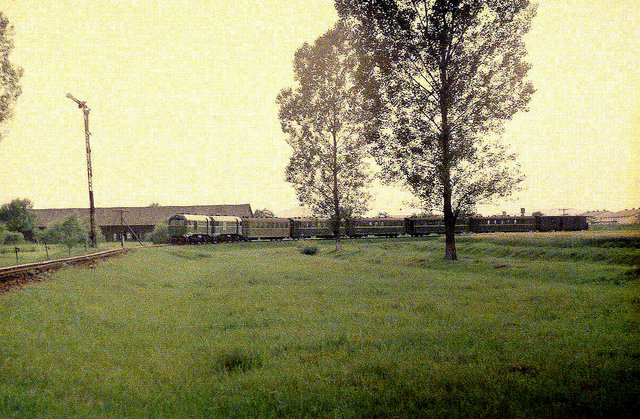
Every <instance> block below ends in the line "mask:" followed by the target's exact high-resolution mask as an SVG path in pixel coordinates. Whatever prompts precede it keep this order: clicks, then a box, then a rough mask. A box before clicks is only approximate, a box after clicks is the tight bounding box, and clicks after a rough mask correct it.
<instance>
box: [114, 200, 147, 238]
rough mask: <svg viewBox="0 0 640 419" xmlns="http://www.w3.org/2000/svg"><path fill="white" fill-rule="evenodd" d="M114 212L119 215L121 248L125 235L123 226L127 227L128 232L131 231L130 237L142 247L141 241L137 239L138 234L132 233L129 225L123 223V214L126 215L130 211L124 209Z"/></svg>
mask: <svg viewBox="0 0 640 419" xmlns="http://www.w3.org/2000/svg"><path fill="white" fill-rule="evenodd" d="M114 211H117V212H119V213H120V245H121V246H122V247H124V233H125V228H124V226H125V224H126V226H127V229H129V231H131V235H132V236H133V237H134V238H135V239H136V240H137V241H138V243H140V245H142V241H140V237H138V234H137V233H136V232H135V231H133V229H132V228H131V226H130V225H129V223H125V222H124V213H125V212H126V213H127V214H128V213H129V212H131V211H127V210H125V209H122V208H118V209H116V210H114Z"/></svg>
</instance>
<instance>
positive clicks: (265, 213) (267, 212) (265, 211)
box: [253, 208, 275, 218]
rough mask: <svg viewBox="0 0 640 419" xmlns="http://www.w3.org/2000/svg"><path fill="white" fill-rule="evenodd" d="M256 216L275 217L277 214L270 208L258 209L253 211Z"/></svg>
mask: <svg viewBox="0 0 640 419" xmlns="http://www.w3.org/2000/svg"><path fill="white" fill-rule="evenodd" d="M253 216H254V217H263V218H274V217H275V214H274V213H273V211H271V210H269V209H266V208H265V209H257V210H255V211H254V212H253Z"/></svg>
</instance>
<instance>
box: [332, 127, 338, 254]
mask: <svg viewBox="0 0 640 419" xmlns="http://www.w3.org/2000/svg"><path fill="white" fill-rule="evenodd" d="M332 134H333V161H332V165H333V167H332V170H333V205H334V213H333V218H334V220H333V236H334V238H335V240H336V251H339V250H340V201H339V197H338V135H337V133H336V132H335V131H334V132H332Z"/></svg>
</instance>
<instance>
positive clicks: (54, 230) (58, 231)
mask: <svg viewBox="0 0 640 419" xmlns="http://www.w3.org/2000/svg"><path fill="white" fill-rule="evenodd" d="M88 237H89V232H88V227H87V226H86V224H85V223H83V222H82V221H81V220H80V219H79V218H78V216H77V215H76V214H71V215H70V216H69V217H67V219H65V220H64V221H62V222H58V223H55V224H53V225H52V226H50V227H49V228H47V230H45V232H44V234H42V240H43V241H44V242H45V243H59V244H64V245H65V246H67V248H68V249H69V252H71V249H72V248H73V247H74V246H75V245H77V244H81V243H86V242H87V240H88Z"/></svg>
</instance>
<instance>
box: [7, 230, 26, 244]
mask: <svg viewBox="0 0 640 419" xmlns="http://www.w3.org/2000/svg"><path fill="white" fill-rule="evenodd" d="M2 243H3V244H22V243H24V235H23V234H22V233H18V232H17V231H10V232H8V233H4V238H3V240H2Z"/></svg>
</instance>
